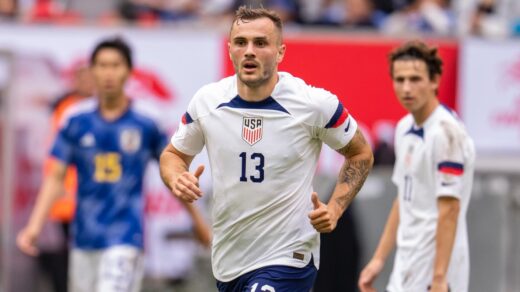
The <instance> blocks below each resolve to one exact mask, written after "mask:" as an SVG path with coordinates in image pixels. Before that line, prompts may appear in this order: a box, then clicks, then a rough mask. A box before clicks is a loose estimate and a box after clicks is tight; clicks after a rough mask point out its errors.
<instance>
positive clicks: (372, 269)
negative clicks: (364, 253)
mask: <svg viewBox="0 0 520 292" xmlns="http://www.w3.org/2000/svg"><path fill="white" fill-rule="evenodd" d="M384 264H385V263H384V262H383V261H381V260H377V259H372V260H371V261H370V262H369V263H368V264H367V265H366V266H365V268H364V269H363V270H362V271H361V274H360V275H359V281H358V287H359V291H361V292H376V289H375V288H374V287H373V286H372V285H373V284H374V280H375V279H376V278H377V275H379V273H381V271H382V270H383V266H384Z"/></svg>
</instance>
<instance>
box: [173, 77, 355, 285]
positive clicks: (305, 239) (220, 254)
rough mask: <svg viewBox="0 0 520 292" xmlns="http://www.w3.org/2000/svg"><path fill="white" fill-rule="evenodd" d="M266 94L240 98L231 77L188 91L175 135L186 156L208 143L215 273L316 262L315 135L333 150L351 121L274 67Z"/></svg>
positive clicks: (349, 132)
mask: <svg viewBox="0 0 520 292" xmlns="http://www.w3.org/2000/svg"><path fill="white" fill-rule="evenodd" d="M278 75H279V81H278V83H277V84H276V86H275V88H274V90H273V93H272V94H271V96H270V97H268V98H267V99H265V100H263V101H260V102H247V101H245V100H243V99H242V98H240V96H238V93H237V84H236V83H237V80H236V76H232V77H228V78H225V79H223V80H221V81H220V82H218V83H213V84H209V85H207V86H205V87H203V88H202V89H200V90H199V91H198V92H197V94H196V95H195V96H194V98H193V99H192V101H191V102H190V105H189V106H188V110H187V112H186V114H185V115H184V116H183V121H182V124H181V125H180V127H179V129H178V130H177V132H176V133H175V134H174V136H173V137H172V144H173V146H174V147H175V148H177V149H178V150H180V151H181V152H183V153H185V154H188V155H195V154H197V153H199V152H200V151H201V150H202V148H203V147H204V145H205V146H206V148H207V151H208V156H209V161H210V165H211V170H212V180H213V206H212V207H213V209H212V219H213V236H214V237H213V248H212V265H213V273H214V275H215V277H216V278H217V279H218V280H220V281H223V282H228V281H231V280H233V279H235V278H236V277H238V276H240V275H242V274H244V273H246V272H249V271H252V270H255V269H258V268H260V267H264V266H269V265H287V266H293V267H304V266H305V265H307V264H308V263H309V261H310V259H311V256H312V257H314V262H315V264H316V266H318V264H319V235H318V233H317V232H316V231H315V229H314V228H313V227H312V225H311V224H310V220H309V218H308V217H307V216H308V213H309V212H310V211H311V210H312V208H313V206H312V202H311V193H312V191H313V189H312V185H311V184H312V180H313V177H314V172H315V169H316V164H317V161H318V156H319V153H320V150H321V145H322V142H325V143H326V144H328V145H329V146H330V147H331V148H334V149H339V148H342V147H343V146H345V145H347V144H348V142H349V141H350V140H351V139H352V137H353V136H354V133H355V132H356V129H357V123H356V121H355V120H354V119H353V118H352V117H351V116H349V114H348V112H347V110H346V109H345V108H344V107H343V105H342V104H341V103H340V102H339V101H338V99H337V97H336V96H335V95H333V94H331V93H330V92H328V91H325V90H323V89H318V88H314V87H312V86H309V85H307V84H305V83H304V82H303V81H302V80H301V79H298V78H295V77H293V76H291V75H290V74H288V73H284V72H280V73H278Z"/></svg>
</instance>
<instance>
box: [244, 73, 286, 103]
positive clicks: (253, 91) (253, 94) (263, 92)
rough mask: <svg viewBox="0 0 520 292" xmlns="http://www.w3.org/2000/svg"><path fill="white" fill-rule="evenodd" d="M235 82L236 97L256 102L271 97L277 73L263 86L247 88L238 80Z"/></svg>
mask: <svg viewBox="0 0 520 292" xmlns="http://www.w3.org/2000/svg"><path fill="white" fill-rule="evenodd" d="M237 82H238V83H237V90H238V95H239V96H240V97H241V98H242V99H243V100H245V101H250V102H258V101H262V100H264V99H266V98H268V97H269V96H271V94H272V93H273V90H274V87H275V86H276V83H277V82H278V73H275V74H273V76H272V77H271V78H270V79H269V80H268V81H267V82H266V83H265V84H262V85H259V86H249V85H247V84H245V83H244V82H242V81H240V80H238V81H237Z"/></svg>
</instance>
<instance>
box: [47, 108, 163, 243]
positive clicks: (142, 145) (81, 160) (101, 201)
mask: <svg viewBox="0 0 520 292" xmlns="http://www.w3.org/2000/svg"><path fill="white" fill-rule="evenodd" d="M135 103H136V102H132V103H131V104H130V106H129V108H128V110H127V111H126V112H125V113H124V114H123V115H122V116H121V117H119V118H118V119H116V120H114V121H107V120H105V119H104V118H103V117H102V116H101V114H100V112H99V105H98V103H97V101H94V100H89V101H86V102H83V103H81V104H78V105H77V106H75V107H74V109H72V110H71V112H69V113H68V115H67V117H66V118H65V120H64V123H63V125H62V127H61V129H60V131H59V133H58V135H57V137H56V141H55V143H54V146H53V148H52V150H51V155H52V156H54V157H55V158H57V159H58V160H61V161H63V162H64V163H66V164H73V165H75V166H76V168H77V173H78V192H77V206H76V213H75V216H74V220H73V222H72V240H73V246H74V247H77V248H81V249H101V248H105V247H109V246H113V245H121V244H128V245H132V246H136V247H138V248H142V247H143V194H142V189H143V177H144V173H145V170H146V166H147V163H148V162H149V160H150V159H151V158H155V159H158V158H159V155H160V153H161V151H162V149H163V148H164V146H165V145H166V143H167V137H166V135H165V133H163V132H162V131H161V130H160V128H159V126H158V124H157V123H156V122H155V121H154V119H152V118H151V117H150V116H149V115H147V114H145V113H144V112H143V109H145V108H141V107H138V106H137V105H136V104H135Z"/></svg>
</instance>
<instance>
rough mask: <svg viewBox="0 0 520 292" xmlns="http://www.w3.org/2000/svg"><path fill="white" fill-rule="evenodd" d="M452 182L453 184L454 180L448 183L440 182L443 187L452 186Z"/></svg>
mask: <svg viewBox="0 0 520 292" xmlns="http://www.w3.org/2000/svg"><path fill="white" fill-rule="evenodd" d="M454 184H455V182H450V183H447V182H441V186H443V187H447V186H452V185H454Z"/></svg>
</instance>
